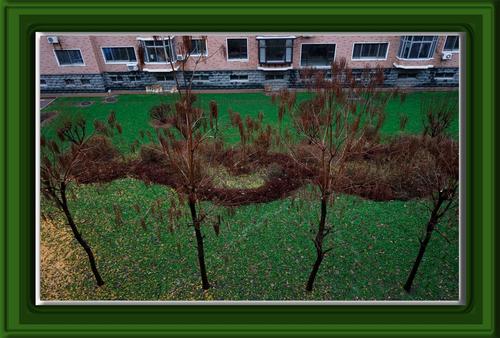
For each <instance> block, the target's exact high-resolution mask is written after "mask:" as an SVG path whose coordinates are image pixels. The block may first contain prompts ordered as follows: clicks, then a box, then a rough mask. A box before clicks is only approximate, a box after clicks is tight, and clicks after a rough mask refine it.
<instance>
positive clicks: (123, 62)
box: [101, 46, 139, 65]
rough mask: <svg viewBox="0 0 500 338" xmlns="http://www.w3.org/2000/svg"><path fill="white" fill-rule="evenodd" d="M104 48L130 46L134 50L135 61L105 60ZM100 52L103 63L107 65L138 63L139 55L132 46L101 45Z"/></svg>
mask: <svg viewBox="0 0 500 338" xmlns="http://www.w3.org/2000/svg"><path fill="white" fill-rule="evenodd" d="M104 48H132V49H133V50H134V55H135V61H107V60H106V55H105V54H104ZM101 54H102V59H103V60H104V63H105V64H107V65H126V64H129V63H134V62H135V63H138V62H139V55H137V50H136V49H135V47H134V46H101Z"/></svg>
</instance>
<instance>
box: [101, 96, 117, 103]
mask: <svg viewBox="0 0 500 338" xmlns="http://www.w3.org/2000/svg"><path fill="white" fill-rule="evenodd" d="M116 101H118V98H117V97H116V96H106V97H105V98H104V100H102V102H104V103H115V102H116Z"/></svg>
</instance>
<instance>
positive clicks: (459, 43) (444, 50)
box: [441, 35, 462, 54]
mask: <svg viewBox="0 0 500 338" xmlns="http://www.w3.org/2000/svg"><path fill="white" fill-rule="evenodd" d="M449 36H456V37H458V49H452V50H446V49H444V47H445V46H446V40H448V37H449ZM461 43H462V41H460V35H446V36H445V38H444V43H443V49H442V50H441V52H442V53H452V54H458V53H460V45H461Z"/></svg>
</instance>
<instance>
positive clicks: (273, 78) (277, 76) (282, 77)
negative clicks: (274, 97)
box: [266, 74, 285, 80]
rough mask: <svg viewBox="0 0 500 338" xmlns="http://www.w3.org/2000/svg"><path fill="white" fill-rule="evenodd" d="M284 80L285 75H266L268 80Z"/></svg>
mask: <svg viewBox="0 0 500 338" xmlns="http://www.w3.org/2000/svg"><path fill="white" fill-rule="evenodd" d="M284 78H285V76H284V75H283V74H266V80H283V79H284Z"/></svg>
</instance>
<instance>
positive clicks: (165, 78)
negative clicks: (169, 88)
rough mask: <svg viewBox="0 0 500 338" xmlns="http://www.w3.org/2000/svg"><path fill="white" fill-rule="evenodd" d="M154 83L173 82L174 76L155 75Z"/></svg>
mask: <svg viewBox="0 0 500 338" xmlns="http://www.w3.org/2000/svg"><path fill="white" fill-rule="evenodd" d="M155 78H156V81H160V82H162V81H173V80H174V74H173V73H167V74H156V75H155Z"/></svg>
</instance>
